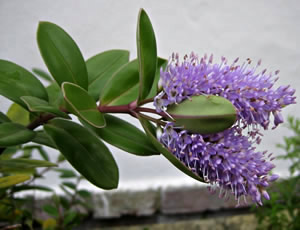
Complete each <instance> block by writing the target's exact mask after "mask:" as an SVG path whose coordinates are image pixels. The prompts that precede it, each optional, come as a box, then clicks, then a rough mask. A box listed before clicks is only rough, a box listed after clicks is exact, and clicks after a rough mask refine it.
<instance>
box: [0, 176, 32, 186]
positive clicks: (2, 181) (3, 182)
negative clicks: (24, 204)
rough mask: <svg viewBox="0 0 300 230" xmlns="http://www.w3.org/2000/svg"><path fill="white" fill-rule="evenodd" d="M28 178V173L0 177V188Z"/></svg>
mask: <svg viewBox="0 0 300 230" xmlns="http://www.w3.org/2000/svg"><path fill="white" fill-rule="evenodd" d="M29 179H30V176H28V175H22V174H19V175H12V176H5V177H1V178H0V188H7V187H10V186H13V185H16V184H19V183H22V182H24V181H27V180H29Z"/></svg>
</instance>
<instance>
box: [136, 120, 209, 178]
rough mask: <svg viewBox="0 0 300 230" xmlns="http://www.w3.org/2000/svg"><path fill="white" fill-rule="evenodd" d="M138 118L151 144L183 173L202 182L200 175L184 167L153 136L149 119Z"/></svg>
mask: <svg viewBox="0 0 300 230" xmlns="http://www.w3.org/2000/svg"><path fill="white" fill-rule="evenodd" d="M138 119H139V120H140V122H141V124H142V126H143V128H144V130H145V132H146V134H147V135H148V137H149V139H150V141H151V142H152V144H153V145H154V146H155V147H156V149H157V150H158V151H159V152H160V153H161V154H163V155H164V157H166V158H167V159H168V160H169V161H170V162H171V163H172V164H173V165H174V166H175V167H176V168H178V169H179V170H180V171H182V172H183V173H185V174H186V175H188V176H190V177H192V178H194V179H196V180H198V181H201V182H204V180H203V178H202V177H199V176H198V175H196V174H195V173H193V172H192V171H191V169H189V168H188V167H186V166H185V165H184V164H183V163H182V162H181V161H179V160H178V159H177V158H176V157H175V156H174V155H173V154H172V153H171V152H169V150H168V149H167V148H165V147H164V146H163V145H162V144H161V143H160V142H159V141H158V140H157V139H156V137H155V136H154V133H153V131H152V126H151V124H150V123H149V121H147V120H146V119H145V118H142V117H140V116H138Z"/></svg>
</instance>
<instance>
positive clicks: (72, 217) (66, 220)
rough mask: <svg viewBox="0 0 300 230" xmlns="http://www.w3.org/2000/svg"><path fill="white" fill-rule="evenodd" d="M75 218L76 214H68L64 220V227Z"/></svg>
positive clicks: (71, 212) (72, 212)
mask: <svg viewBox="0 0 300 230" xmlns="http://www.w3.org/2000/svg"><path fill="white" fill-rule="evenodd" d="M76 217H77V212H74V211H70V212H68V213H67V214H66V215H65V218H64V226H66V225H68V224H70V223H72V222H73V221H74V220H75V219H76Z"/></svg>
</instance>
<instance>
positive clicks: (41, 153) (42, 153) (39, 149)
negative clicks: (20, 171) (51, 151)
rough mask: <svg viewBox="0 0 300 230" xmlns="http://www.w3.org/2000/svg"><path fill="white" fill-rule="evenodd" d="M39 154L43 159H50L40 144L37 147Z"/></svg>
mask: <svg viewBox="0 0 300 230" xmlns="http://www.w3.org/2000/svg"><path fill="white" fill-rule="evenodd" d="M37 150H38V152H39V154H40V155H41V157H42V158H43V159H44V160H45V161H50V158H49V156H48V153H47V152H46V151H45V150H44V149H43V147H42V146H40V147H39V148H38V149H37Z"/></svg>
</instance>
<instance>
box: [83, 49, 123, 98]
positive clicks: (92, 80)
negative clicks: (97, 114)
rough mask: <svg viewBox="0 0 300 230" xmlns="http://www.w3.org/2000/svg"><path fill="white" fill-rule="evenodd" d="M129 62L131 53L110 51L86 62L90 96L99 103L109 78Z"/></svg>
mask: <svg viewBox="0 0 300 230" xmlns="http://www.w3.org/2000/svg"><path fill="white" fill-rule="evenodd" d="M128 62H129V51H127V50H108V51H105V52H103V53H100V54H97V55H95V56H93V57H91V58H89V59H88V60H87V61H86V66H87V71H88V77H89V90H88V92H89V94H90V95H91V96H92V97H93V98H94V99H95V100H96V101H97V100H99V95H100V93H101V91H102V89H103V87H104V85H105V83H106V82H107V80H108V79H109V78H111V77H112V75H113V73H114V72H116V71H117V70H118V69H119V68H120V67H121V66H123V65H124V64H126V63H128Z"/></svg>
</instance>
